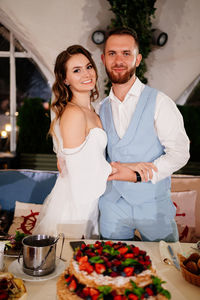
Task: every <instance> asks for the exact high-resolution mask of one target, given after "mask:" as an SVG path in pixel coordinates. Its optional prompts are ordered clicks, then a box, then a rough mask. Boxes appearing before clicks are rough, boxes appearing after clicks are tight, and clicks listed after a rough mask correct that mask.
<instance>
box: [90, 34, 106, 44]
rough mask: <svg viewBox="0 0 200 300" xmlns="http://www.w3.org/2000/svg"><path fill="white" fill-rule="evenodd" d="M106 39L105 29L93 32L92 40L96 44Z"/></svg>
mask: <svg viewBox="0 0 200 300" xmlns="http://www.w3.org/2000/svg"><path fill="white" fill-rule="evenodd" d="M104 39H105V33H104V32H103V31H95V32H93V34H92V40H93V42H94V43H95V44H98V45H99V44H102V43H103V42H104Z"/></svg>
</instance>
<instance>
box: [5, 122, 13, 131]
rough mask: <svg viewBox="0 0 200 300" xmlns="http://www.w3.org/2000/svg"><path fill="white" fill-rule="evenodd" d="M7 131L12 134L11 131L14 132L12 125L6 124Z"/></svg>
mask: <svg viewBox="0 0 200 300" xmlns="http://www.w3.org/2000/svg"><path fill="white" fill-rule="evenodd" d="M5 130H6V131H7V132H11V130H12V127H11V125H10V124H6V125H5Z"/></svg>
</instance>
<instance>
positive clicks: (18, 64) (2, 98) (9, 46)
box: [0, 24, 51, 153]
mask: <svg viewBox="0 0 200 300" xmlns="http://www.w3.org/2000/svg"><path fill="white" fill-rule="evenodd" d="M25 98H42V99H43V101H44V103H45V104H46V103H49V101H50V99H51V89H50V86H49V84H48V83H47V81H46V79H45V77H44V76H43V74H42V73H41V71H40V69H39V67H38V65H36V63H35V62H34V60H33V59H32V57H31V54H30V53H29V52H28V51H26V49H25V48H24V47H23V45H22V44H21V43H20V41H18V40H17V39H16V38H15V37H14V35H13V33H12V32H10V31H9V30H7V28H6V27H5V26H3V25H2V24H0V133H1V136H0V152H6V151H10V152H12V153H15V151H16V143H17V126H16V119H17V115H18V109H19V107H20V106H21V105H22V104H23V100H24V99H25Z"/></svg>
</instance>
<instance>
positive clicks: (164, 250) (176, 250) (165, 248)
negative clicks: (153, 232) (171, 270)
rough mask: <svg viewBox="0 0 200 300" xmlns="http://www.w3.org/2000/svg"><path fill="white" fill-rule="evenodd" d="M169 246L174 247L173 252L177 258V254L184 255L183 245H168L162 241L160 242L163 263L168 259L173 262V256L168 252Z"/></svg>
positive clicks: (177, 243) (176, 243)
mask: <svg viewBox="0 0 200 300" xmlns="http://www.w3.org/2000/svg"><path fill="white" fill-rule="evenodd" d="M168 245H170V246H171V247H172V250H173V251H174V254H175V255H176V256H177V253H180V254H182V255H183V250H182V248H181V244H180V243H179V242H175V243H166V242H165V241H160V242H159V251H160V258H161V261H162V262H163V263H164V260H165V259H166V258H167V259H169V260H170V261H172V259H171V255H170V253H169V250H168Z"/></svg>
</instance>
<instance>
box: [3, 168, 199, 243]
mask: <svg viewBox="0 0 200 300" xmlns="http://www.w3.org/2000/svg"><path fill="white" fill-rule="evenodd" d="M57 176H58V172H57V171H39V170H0V232H2V233H5V232H7V231H9V228H10V226H11V225H12V222H13V220H14V219H15V218H16V219H17V218H18V226H19V221H20V222H21V221H22V219H23V218H24V216H25V215H26V214H27V213H28V211H27V210H29V213H31V215H30V214H29V215H30V216H31V217H30V218H32V219H33V218H35V216H37V215H38V214H39V211H40V209H41V205H42V204H43V201H44V199H45V198H46V196H47V195H48V194H49V193H50V191H51V189H52V187H53V186H54V184H55V181H56V179H57ZM171 181H172V193H171V195H172V201H173V202H174V204H175V205H176V206H177V216H176V221H177V224H178V227H179V234H180V236H179V237H180V241H186V242H190V241H192V242H195V241H197V240H198V239H199V240H200V176H187V175H172V178H171ZM183 203H184V205H183V206H182V204H183ZM16 229H19V227H16ZM13 230H14V229H13Z"/></svg>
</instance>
